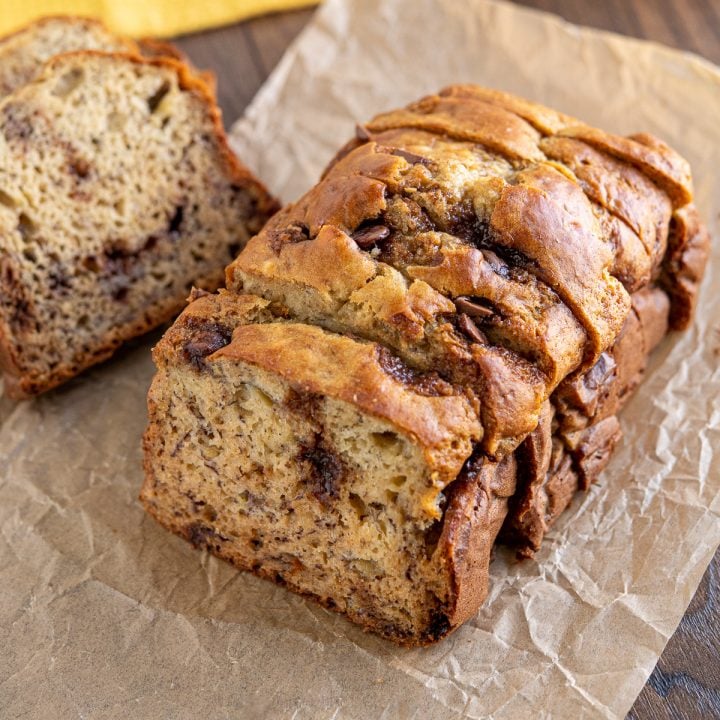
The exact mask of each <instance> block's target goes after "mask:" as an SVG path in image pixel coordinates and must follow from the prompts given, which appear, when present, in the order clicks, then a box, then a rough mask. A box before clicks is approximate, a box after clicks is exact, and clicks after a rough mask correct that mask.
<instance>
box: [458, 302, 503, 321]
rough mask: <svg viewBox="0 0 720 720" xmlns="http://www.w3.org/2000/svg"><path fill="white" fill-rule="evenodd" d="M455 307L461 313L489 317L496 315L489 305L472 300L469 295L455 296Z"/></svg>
mask: <svg viewBox="0 0 720 720" xmlns="http://www.w3.org/2000/svg"><path fill="white" fill-rule="evenodd" d="M455 307H456V308H457V310H458V312H459V313H465V315H469V316H470V317H477V318H489V317H492V316H493V315H494V313H493V311H492V310H491V309H490V308H489V307H487V306H485V305H481V304H480V303H479V302H478V301H476V300H471V299H470V298H468V297H458V298H455Z"/></svg>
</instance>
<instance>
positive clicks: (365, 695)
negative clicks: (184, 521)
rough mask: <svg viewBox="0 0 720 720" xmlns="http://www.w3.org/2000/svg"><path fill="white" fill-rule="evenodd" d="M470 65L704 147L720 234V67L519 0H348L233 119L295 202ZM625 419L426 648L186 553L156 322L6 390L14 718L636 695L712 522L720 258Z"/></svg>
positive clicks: (2, 668)
mask: <svg viewBox="0 0 720 720" xmlns="http://www.w3.org/2000/svg"><path fill="white" fill-rule="evenodd" d="M455 81H474V82H479V83H483V84H486V85H489V86H493V87H498V88H504V89H507V90H511V91H515V92H518V93H521V94H523V95H526V96H528V97H531V98H534V99H536V100H539V101H541V102H544V103H547V104H549V105H552V106H554V107H557V108H559V109H561V110H564V111H566V112H568V113H571V114H573V115H576V116H579V117H581V118H583V119H585V120H587V121H589V122H591V123H596V124H598V125H600V126H601V127H605V128H609V129H612V130H615V131H619V132H622V133H627V132H632V131H636V130H649V131H652V132H655V133H657V134H658V135H660V136H661V137H663V138H665V139H666V140H668V141H669V142H671V143H672V144H673V145H674V146H676V147H677V148H678V149H679V150H680V151H681V152H683V153H684V154H685V155H686V156H687V157H688V158H689V159H690V161H691V162H692V165H693V169H694V173H695V178H696V183H697V195H698V200H699V204H700V207H701V209H702V211H703V212H704V215H705V217H706V218H708V220H709V221H710V223H711V226H712V230H713V231H714V233H715V235H718V233H717V230H718V227H717V226H718V211H719V210H720V176H719V175H718V168H719V167H720V124H718V121H717V118H718V117H720V72H718V70H717V69H715V68H713V67H712V66H711V65H709V64H708V63H706V62H703V61H701V60H699V59H698V58H695V57H691V56H688V55H685V54H682V53H679V52H675V51H671V50H668V49H665V48H662V47H658V46H656V45H652V44H648V43H643V42H638V41H633V40H628V39H623V38H619V37H616V36H613V35H608V34H604V33H599V32H594V31H590V30H585V29H579V28H577V27H573V26H570V25H567V24H565V23H563V22H561V21H559V20H558V19H557V18H554V17H551V16H547V15H544V14H540V13H536V12H531V11H528V10H524V9H520V8H517V7H514V6H512V5H506V4H499V3H491V2H484V1H482V0H474V1H472V2H468V1H465V2H454V1H450V0H448V1H447V2H440V1H439V0H363V1H362V2H361V1H359V0H358V2H355V3H350V2H343V1H341V0H331V1H330V2H329V3H328V4H327V5H326V6H324V7H323V8H322V9H321V11H320V12H319V14H318V15H317V16H316V18H315V19H314V21H313V22H312V23H311V25H310V26H309V27H308V29H307V30H306V31H305V32H304V33H303V35H302V36H301V37H300V38H299V40H298V41H297V42H296V43H295V44H294V45H293V47H292V48H291V50H290V51H289V52H288V54H287V55H286V56H285V58H284V59H283V61H282V62H281V64H280V66H279V67H278V69H277V70H276V72H275V74H274V75H273V76H272V78H271V79H270V81H269V82H268V83H267V85H266V86H265V87H264V89H263V90H262V91H261V92H260V94H259V95H258V97H257V99H256V100H255V102H254V104H253V106H252V107H251V109H250V111H249V112H248V115H247V117H246V118H245V119H244V120H242V121H241V122H240V123H239V124H238V125H237V126H236V128H235V131H234V142H235V146H236V148H237V149H238V151H239V152H240V154H241V155H242V156H243V157H244V159H246V160H247V162H248V163H249V164H250V165H251V166H253V167H254V168H255V169H256V170H258V171H259V173H260V175H261V176H262V177H263V178H264V179H265V180H266V181H267V182H268V183H269V184H270V186H271V187H272V188H273V189H274V190H275V191H276V192H279V193H281V194H282V196H283V198H284V199H286V200H290V199H293V198H294V197H296V196H297V195H298V194H299V193H301V192H302V191H303V190H305V189H306V188H308V187H309V186H310V185H311V184H312V183H313V182H314V181H315V179H316V178H317V176H318V173H319V171H320V169H321V168H322V166H323V165H324V164H325V162H326V161H327V160H328V159H329V158H330V156H331V155H332V153H333V151H334V149H335V148H337V147H338V146H339V144H340V143H342V142H344V141H345V140H346V139H347V138H348V137H350V136H351V135H352V133H353V125H354V122H355V121H356V120H359V121H362V120H363V119H366V118H368V117H370V116H371V115H372V114H374V113H375V112H377V111H380V110H382V109H388V108H392V107H395V106H397V105H399V104H402V103H405V102H407V101H409V100H411V99H413V98H416V97H418V96H420V95H422V94H423V93H426V92H431V91H434V90H436V89H438V88H439V87H440V86H442V85H443V84H446V83H449V82H455ZM719 254H720V252H719V251H718V246H717V245H716V247H715V252H714V258H713V263H712V265H711V268H710V277H709V278H708V280H707V281H706V283H705V286H704V288H703V293H702V306H701V312H700V314H699V316H698V318H697V321H696V323H695V326H694V327H693V329H692V330H690V331H689V332H688V333H686V334H684V335H677V336H674V337H672V338H670V339H667V340H666V341H665V342H664V344H663V345H662V346H661V348H660V350H659V351H658V353H657V354H656V356H655V358H654V359H653V361H652V364H651V367H650V369H649V372H648V374H647V378H646V380H645V383H644V384H643V385H642V387H641V389H640V390H639V392H638V393H637V396H636V397H635V398H634V399H633V400H632V402H631V403H630V405H629V406H628V407H627V409H626V410H625V411H624V412H623V418H622V422H623V427H624V429H625V440H624V442H623V443H622V445H621V446H620V448H619V449H618V451H617V453H616V455H615V457H614V459H613V461H612V462H611V464H610V466H609V468H608V469H607V471H606V472H605V473H604V475H603V476H602V479H601V481H600V483H599V484H598V485H596V486H595V487H594V488H593V489H592V491H591V492H590V493H589V494H588V495H587V496H585V497H583V498H579V499H577V500H576V501H575V503H574V504H573V505H572V507H571V508H570V510H569V511H568V512H567V513H566V514H565V516H564V517H563V518H562V520H561V521H560V522H559V524H558V526H557V527H556V528H555V529H554V530H553V532H551V533H550V536H549V537H548V538H547V539H546V541H545V545H544V547H543V549H542V551H541V552H540V553H538V555H537V557H536V559H535V560H533V561H527V562H524V563H521V564H518V563H516V562H514V561H513V560H512V558H511V556H510V554H509V553H508V552H506V551H501V552H500V553H499V554H498V556H497V558H496V560H495V562H494V564H493V570H492V580H493V582H492V591H491V596H490V598H489V600H488V602H487V603H486V604H485V606H484V607H483V608H482V610H481V611H480V613H479V615H478V616H477V618H476V619H475V620H474V621H473V622H470V623H468V624H467V625H466V626H465V627H463V628H462V629H460V630H459V631H458V632H457V633H455V634H454V635H453V636H451V637H450V638H449V639H448V640H447V641H445V642H442V643H441V644H439V645H438V646H436V647H433V648H429V649H422V650H404V649H399V648H396V647H394V646H392V645H390V644H388V643H386V642H384V641H382V640H379V639H377V638H374V637H372V636H367V635H365V634H364V633H362V632H361V631H359V630H358V629H357V628H355V627H353V626H351V625H350V624H349V623H347V622H346V621H345V620H343V619H342V618H340V617H339V616H336V615H334V614H333V613H330V612H327V611H325V610H322V609H320V608H318V607H316V606H315V605H313V604H311V603H308V602H305V601H304V600H302V599H300V598H297V597H295V596H293V595H291V594H290V593H288V592H285V591H284V590H282V589H279V588H275V587H273V586H272V585H270V584H269V583H266V582H263V581H261V580H258V579H256V578H253V577H251V576H249V575H245V574H241V573H238V572H236V571H235V570H233V569H232V568H231V567H230V566H228V565H225V564H224V563H222V562H220V561H217V560H215V559H213V558H210V557H208V556H206V555H202V554H201V553H199V552H196V551H194V550H193V549H192V548H191V547H190V546H189V545H187V544H186V543H184V542H183V541H181V540H179V539H177V538H175V537H173V536H171V535H170V534H168V533H167V532H165V531H164V530H162V529H161V528H160V527H159V526H157V525H155V523H154V522H153V521H151V520H150V519H149V518H147V517H146V516H145V515H144V513H143V512H142V510H141V508H140V506H139V504H138V502H137V500H136V496H137V493H138V490H139V487H140V483H141V479H142V472H141V467H140V459H141V458H140V449H139V443H140V436H141V433H142V430H143V426H144V423H145V393H146V389H147V386H148V383H149V381H150V378H151V376H152V371H153V370H152V364H151V361H150V358H149V355H148V349H149V347H150V344H151V343H150V342H149V341H146V342H143V343H141V344H139V345H136V346H135V347H134V348H132V349H130V350H126V351H124V352H123V353H122V354H121V355H120V356H119V357H117V358H116V359H115V360H114V361H112V362H110V363H108V364H106V365H105V366H103V367H101V368H98V369H95V370H93V371H91V372H90V373H88V374H86V375H85V376H84V377H83V378H80V379H78V380H76V381H74V382H72V383H70V384H69V385H68V386H66V387H65V388H63V389H61V390H59V391H57V392H55V393H52V394H51V395H49V396H47V397H44V398H40V399H38V400H35V401H32V402H29V403H24V404H20V405H13V404H11V403H9V402H8V401H6V400H5V401H0V473H1V475H0V477H1V479H0V648H1V651H0V717H3V718H15V717H31V718H45V717H47V718H59V717H82V718H99V717H102V718H123V719H124V718H128V717H131V718H173V719H184V718H188V719H189V718H200V717H202V718H204V719H207V720H214V719H215V718H288V719H291V718H292V719H294V720H300V719H301V718H303V719H305V718H307V719H313V720H315V719H323V718H327V719H330V718H333V719H340V718H363V720H365V719H366V718H387V719H390V718H416V719H418V720H420V719H423V720H425V719H432V718H455V717H462V716H467V717H471V718H481V717H493V718H511V719H512V720H517V719H519V718H533V719H535V718H549V717H552V718H572V719H573V720H575V719H577V718H590V717H598V718H609V717H622V716H623V715H624V714H625V712H626V711H627V710H628V709H629V707H630V706H631V704H632V702H633V700H634V698H635V696H636V695H637V693H638V692H639V691H640V689H641V687H642V685H643V683H644V682H645V680H646V678H647V677H648V675H649V673H650V672H651V670H652V668H653V666H654V664H655V662H656V661H657V658H658V657H659V655H660V653H661V652H662V649H663V647H664V645H665V642H666V641H667V639H668V638H669V636H670V635H671V634H672V632H673V630H674V629H675V627H676V625H677V623H678V622H679V620H680V618H681V616H682V614H683V612H684V610H685V608H686V606H687V604H688V602H689V600H690V598H691V596H692V594H693V591H694V590H695V588H696V587H697V584H698V582H699V581H700V578H701V576H702V573H703V570H704V569H705V567H706V565H707V564H708V562H709V561H710V559H711V557H712V554H713V551H714V550H715V548H716V547H717V545H718V543H720V523H719V522H718V515H720V493H719V490H720V477H719V474H718V469H717V466H718V463H717V459H716V458H715V457H714V454H716V453H717V452H718V451H719V450H720V433H719V432H718V426H719V425H720V370H718V365H719V363H720V258H719V257H718V255H719Z"/></svg>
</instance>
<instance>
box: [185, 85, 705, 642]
mask: <svg viewBox="0 0 720 720" xmlns="http://www.w3.org/2000/svg"><path fill="white" fill-rule="evenodd" d="M691 203H692V184H691V180H690V175H689V170H688V166H687V163H686V162H685V161H684V160H683V159H682V158H680V157H679V156H678V155H677V154H676V153H675V152H674V151H672V150H671V149H670V148H668V147H667V146H666V145H664V144H663V143H662V142H660V141H659V140H656V139H655V138H652V137H650V136H645V135H639V136H633V137H630V138H621V137H617V136H614V135H610V134H608V133H604V132H602V131H600V130H596V129H594V128H590V127H588V126H586V125H584V124H583V123H581V122H580V121H578V120H575V119H574V118H572V117H570V116H567V115H564V114H562V113H558V112H555V111H553V110H550V109H548V108H544V107H542V106H539V105H536V104H534V103H531V102H529V101H526V100H523V99H521V98H516V97H513V96H511V95H508V94H506V93H502V92H499V91H493V90H486V89H484V88H476V87H474V86H468V85H458V86H452V87H450V88H446V89H445V90H443V91H441V92H440V93H439V94H438V95H434V96H429V97H426V98H423V99H422V100H420V101H418V102H416V103H413V104H411V105H410V106H408V107H407V108H404V109H401V110H396V111H391V112H388V113H384V114H382V115H380V116H378V117H376V118H375V119H373V120H371V121H370V122H369V123H367V124H366V125H365V126H363V127H361V128H359V130H358V134H357V137H356V138H355V139H353V140H351V141H350V142H348V143H347V144H346V145H345V146H344V147H343V148H342V149H341V150H340V151H339V152H338V153H337V155H336V156H335V158H334V159H333V160H332V162H331V163H330V165H329V166H328V168H327V169H326V171H325V172H324V174H323V176H322V179H321V181H320V182H319V183H318V184H317V185H316V186H315V187H314V188H312V189H311V190H310V191H309V192H308V193H307V194H306V195H304V196H303V197H302V198H300V199H299V200H298V201H297V202H296V203H294V204H292V205H289V206H287V207H286V208H284V209H283V210H282V211H281V212H279V213H278V214H277V215H276V216H275V217H274V218H273V219H272V220H271V221H270V222H269V223H268V224H267V225H266V227H265V229H264V230H263V231H262V232H261V233H260V234H259V235H258V236H257V237H255V238H253V239H252V240H251V242H250V243H249V244H248V246H247V248H246V250H245V251H244V252H243V253H242V254H241V255H240V256H239V257H238V258H237V259H236V260H235V262H234V263H232V264H231V265H230V266H229V267H228V269H227V285H228V288H229V289H230V292H232V293H255V294H257V295H260V296H262V297H264V298H265V299H266V300H267V301H269V302H271V303H272V304H273V307H274V308H275V310H274V311H273V312H274V313H275V317H276V318H277V317H279V316H282V317H283V318H285V320H284V321H283V322H277V321H273V322H271V323H268V322H262V321H261V322H260V324H253V325H246V326H244V327H242V328H240V329H238V330H236V331H235V334H234V338H233V342H232V343H231V344H229V345H227V346H226V347H224V348H223V349H221V350H218V351H217V352H216V354H215V355H214V356H211V361H212V358H215V357H216V358H218V359H220V358H225V359H228V358H234V359H236V360H237V361H238V362H246V363H247V362H250V363H258V364H259V365H262V367H264V368H266V369H267V370H269V371H270V372H271V373H273V374H274V375H277V376H281V377H283V378H284V379H285V380H288V381H291V382H293V383H296V384H297V385H298V387H300V388H302V389H305V390H307V391H308V392H311V393H315V394H318V395H321V396H322V395H328V396H333V397H341V398H342V399H343V400H345V401H347V402H351V403H353V404H355V405H356V406H357V407H358V408H360V409H361V410H362V411H363V412H365V413H373V412H375V413H382V416H383V417H384V418H386V419H391V421H392V422H393V423H397V424H398V426H399V427H401V428H402V429H403V430H404V431H406V432H411V433H413V434H415V435H416V437H417V438H418V441H419V442H425V443H430V442H431V441H432V440H433V437H434V436H433V435H432V433H430V434H429V433H428V429H427V427H426V422H427V418H426V417H420V414H421V413H422V412H424V411H421V410H420V406H419V404H418V403H417V402H413V401H409V400H407V399H405V397H404V396H403V395H402V393H399V392H397V391H393V390H392V389H390V390H386V389H385V385H384V384H383V383H382V382H381V381H380V377H381V375H382V371H381V370H378V368H377V367H374V366H373V362H374V360H373V357H374V356H373V353H374V352H376V351H375V350H371V349H370V348H377V347H379V346H384V348H385V350H384V351H385V352H388V353H391V354H393V355H395V356H397V357H398V358H400V359H401V360H402V362H403V363H405V364H407V366H409V367H411V368H413V369H414V370H415V371H421V372H428V371H429V372H434V373H437V374H438V375H439V376H441V377H442V378H444V380H445V381H446V382H447V383H448V385H449V386H450V387H452V388H453V393H457V392H458V390H459V389H463V390H464V394H465V398H466V399H467V402H465V398H463V404H462V407H463V411H462V413H463V414H462V417H460V420H457V419H456V420H454V421H448V425H447V427H450V426H451V425H452V424H453V422H455V423H457V428H458V430H457V437H459V438H467V437H470V436H473V434H475V435H478V434H482V436H483V437H482V441H480V442H477V443H476V444H475V446H474V448H473V452H472V454H471V453H469V452H467V448H465V447H464V448H463V458H465V459H466V462H465V465H464V467H463V469H462V471H461V472H459V473H457V474H456V475H455V476H454V479H453V477H450V476H449V475H448V476H447V477H446V478H445V481H447V480H450V481H451V482H450V484H449V485H447V487H445V489H444V493H445V495H446V499H447V504H446V507H445V511H444V515H443V518H442V521H441V524H440V526H439V533H440V534H439V538H438V541H437V542H438V544H437V548H438V550H437V551H436V555H434V556H433V557H439V558H440V563H441V568H442V572H440V573H439V577H440V578H441V580H439V581H438V582H441V583H443V587H442V592H439V594H438V597H441V596H442V597H443V602H442V604H441V606H439V607H438V608H437V612H436V613H435V614H434V615H433V619H432V620H431V621H430V622H428V624H427V626H426V627H425V628H424V629H423V630H422V631H418V632H416V633H415V634H414V635H412V636H411V637H409V636H407V634H404V635H403V634H401V633H398V632H394V631H393V629H392V628H391V627H390V628H389V627H388V626H386V625H382V624H378V623H377V622H376V621H375V620H373V619H372V618H368V617H362V616H361V617H357V616H354V615H353V613H352V612H348V614H349V615H350V617H351V619H353V620H355V621H356V622H360V624H362V625H364V626H365V627H367V628H368V629H371V630H373V631H375V632H379V633H380V634H383V635H384V636H386V637H390V638H391V639H394V640H395V641H397V642H401V643H403V644H424V643H428V642H432V641H433V640H435V639H437V638H438V637H441V636H443V635H445V634H447V633H448V632H451V631H452V630H453V629H455V628H456V627H457V626H458V625H459V624H461V623H462V622H464V621H465V620H466V619H468V618H469V617H471V616H472V615H473V613H474V612H475V611H476V610H477V607H478V606H479V605H480V603H481V602H482V601H483V599H484V597H485V595H486V594H487V578H488V574H487V573H488V565H489V559H490V552H491V548H492V545H493V542H494V540H495V537H496V535H497V533H498V531H499V529H500V527H501V525H502V524H503V522H505V530H504V535H505V537H506V538H508V539H510V540H512V541H513V542H515V543H516V544H518V545H519V546H520V548H521V552H522V553H523V554H525V555H529V554H532V552H533V551H534V550H535V549H537V547H538V546H539V543H540V541H541V540H542V537H543V535H544V533H545V532H546V530H547V528H548V527H549V526H550V525H551V524H552V522H554V520H555V519H556V518H557V517H558V516H559V514H560V513H561V512H562V511H563V510H564V508H565V507H566V506H567V504H568V503H569V502H570V500H571V499H572V497H573V495H574V493H575V492H576V491H577V490H578V489H582V488H586V487H587V486H588V485H589V484H590V483H591V482H593V481H594V479H595V478H596V477H597V475H598V474H599V473H600V472H601V470H602V468H603V467H604V466H605V464H606V463H607V461H608V459H609V457H610V454H611V452H612V449H613V447H614V446H615V444H616V443H617V442H618V439H619V437H620V433H619V424H618V421H617V418H616V415H615V414H616V412H617V411H618V410H619V408H620V407H621V406H622V404H623V403H624V402H625V400H626V399H627V397H628V396H629V395H630V393H631V392H632V391H633V390H634V388H635V387H636V386H637V384H638V382H639V379H640V376H641V374H642V372H643V370H644V367H645V362H646V358H647V355H648V354H649V353H650V351H651V350H652V349H653V348H654V347H655V345H656V344H657V343H658V342H659V341H660V339H661V338H662V337H663V336H664V335H665V333H666V332H667V329H668V318H670V320H669V322H670V325H671V326H681V325H683V324H685V323H687V321H688V319H689V317H690V316H691V314H692V309H693V303H694V301H695V296H696V294H697V287H698V284H699V282H700V279H701V277H702V271H703V268H704V264H705V261H706V256H707V236H706V234H705V231H704V229H703V227H702V225H701V224H700V223H699V221H698V219H697V214H696V212H695V209H694V207H693V206H692V204H691ZM671 218H672V221H671ZM671 222H672V226H671ZM658 283H659V284H660V285H661V286H662V288H663V290H661V289H660V288H659V287H658V286H657V284H658ZM668 296H669V297H668ZM313 326H317V327H313ZM320 328H322V329H320ZM328 332H329V333H330V334H328ZM343 335H345V336H346V337H345V338H343ZM357 337H360V338H363V339H364V340H363V342H358V341H357V340H356V339H355V338H357ZM351 338H352V339H351ZM366 341H372V342H370V343H368V342H366ZM339 367H342V368H343V371H339V370H338V369H337V368H339ZM401 398H402V399H401ZM458 398H459V395H456V396H455V400H457V399H458ZM447 399H448V398H447V397H445V398H444V400H447ZM432 412H433V413H436V411H434V410H433V411H432ZM447 417H449V416H445V415H442V414H436V420H437V419H444V420H445V419H447ZM458 417H459V416H458ZM477 420H479V421H480V422H479V425H478V426H477V431H476V430H475V429H474V425H473V423H474V422H477ZM471 428H473V429H471ZM478 431H479V432H478ZM451 436H452V433H450V434H449V435H447V436H446V435H444V434H443V435H442V442H444V443H446V442H447V441H448V440H449V438H450V437H451ZM508 504H509V505H510V514H509V515H508V516H507V520H505V518H506V515H507V512H508ZM176 531H178V532H180V533H181V534H182V533H185V534H187V531H186V530H183V529H182V528H180V529H178V530H176ZM252 569H253V571H254V572H257V571H258V570H257V568H252ZM295 589H296V590H299V591H301V592H304V593H307V587H305V588H302V587H299V588H295ZM434 591H437V587H435V588H434ZM320 601H321V602H324V603H327V604H330V605H332V598H320Z"/></svg>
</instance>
